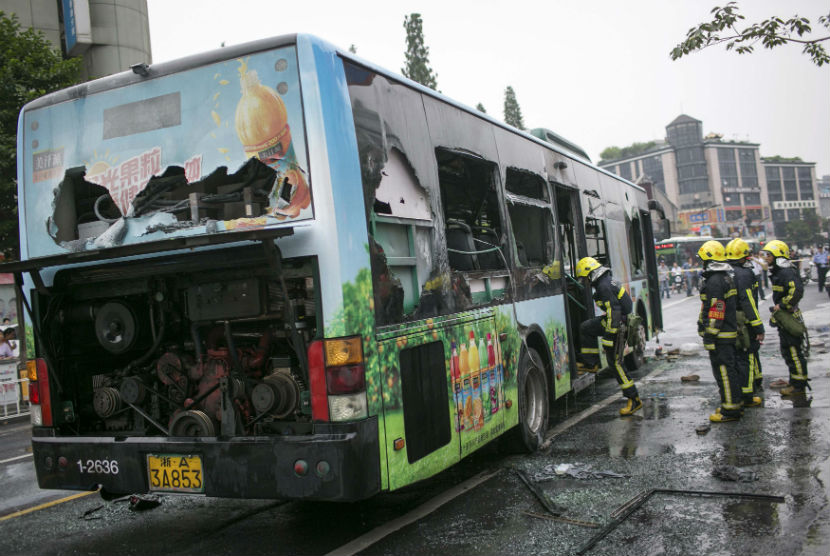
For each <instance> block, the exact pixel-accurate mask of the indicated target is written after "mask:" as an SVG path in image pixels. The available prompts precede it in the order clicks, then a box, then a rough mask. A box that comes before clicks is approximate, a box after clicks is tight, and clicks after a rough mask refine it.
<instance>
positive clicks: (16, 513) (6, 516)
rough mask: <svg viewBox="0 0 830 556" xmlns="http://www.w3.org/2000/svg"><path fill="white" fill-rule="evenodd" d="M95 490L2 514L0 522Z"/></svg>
mask: <svg viewBox="0 0 830 556" xmlns="http://www.w3.org/2000/svg"><path fill="white" fill-rule="evenodd" d="M97 493H98V491H97V490H90V491H87V492H79V493H78V494H73V495H72V496H67V497H66V498H61V499H60V500H52V501H51V502H46V503H45V504H40V505H38V506H32V507H31V508H26V509H25V510H18V511H16V512H14V513H11V514H9V515H4V516H3V517H0V522H3V521H6V520H7V519H11V518H13V517H20V516H22V515H26V514H30V513H32V512H36V511H38V510H45V509H46V508H51V507H52V506H57V505H58V504H63V503H64V502H69V501H71V500H77V499H78V498H83V497H84V496H89V495H90V494H97Z"/></svg>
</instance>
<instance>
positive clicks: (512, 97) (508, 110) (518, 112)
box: [504, 85, 525, 129]
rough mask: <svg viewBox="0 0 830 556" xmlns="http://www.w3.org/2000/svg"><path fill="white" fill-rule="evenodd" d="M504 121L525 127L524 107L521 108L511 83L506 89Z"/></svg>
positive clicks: (520, 127)
mask: <svg viewBox="0 0 830 556" xmlns="http://www.w3.org/2000/svg"><path fill="white" fill-rule="evenodd" d="M504 122H505V123H507V124H510V125H512V126H513V127H515V128H518V129H524V128H525V123H524V120H523V119H522V109H521V108H519V102H518V101H517V100H516V93H515V92H514V91H513V87H511V86H510V85H508V86H507V88H506V89H505V90H504Z"/></svg>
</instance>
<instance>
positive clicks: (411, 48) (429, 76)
mask: <svg viewBox="0 0 830 556" xmlns="http://www.w3.org/2000/svg"><path fill="white" fill-rule="evenodd" d="M403 27H404V29H406V53H405V56H406V65H405V66H404V67H403V69H401V71H402V72H403V74H404V76H405V77H408V78H410V79H412V80H413V81H417V82H418V83H420V84H421V85H425V86H427V87H429V88H430V89H436V88H437V87H438V82H437V77H438V75H437V74H435V73H433V72H432V68H430V67H429V48H428V47H426V46H424V29H423V22H422V21H421V14H417V13H414V14H410V15H407V16H404V18H403ZM436 90H437V89H436Z"/></svg>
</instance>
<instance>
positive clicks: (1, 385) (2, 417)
mask: <svg viewBox="0 0 830 556" xmlns="http://www.w3.org/2000/svg"><path fill="white" fill-rule="evenodd" d="M18 363H19V361H18V360H17V359H5V360H0V421H6V420H8V419H13V418H15V417H22V416H25V415H28V414H29V379H28V377H27V376H26V371H25V370H22V371H21V370H19V369H18Z"/></svg>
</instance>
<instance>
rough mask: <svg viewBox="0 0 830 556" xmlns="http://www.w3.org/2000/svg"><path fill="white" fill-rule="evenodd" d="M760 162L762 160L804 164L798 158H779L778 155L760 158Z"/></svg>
mask: <svg viewBox="0 0 830 556" xmlns="http://www.w3.org/2000/svg"><path fill="white" fill-rule="evenodd" d="M761 160H763V161H764V162H804V161H803V160H801V157H800V156H791V157H786V156H779V155H775V156H765V157H763V158H761Z"/></svg>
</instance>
